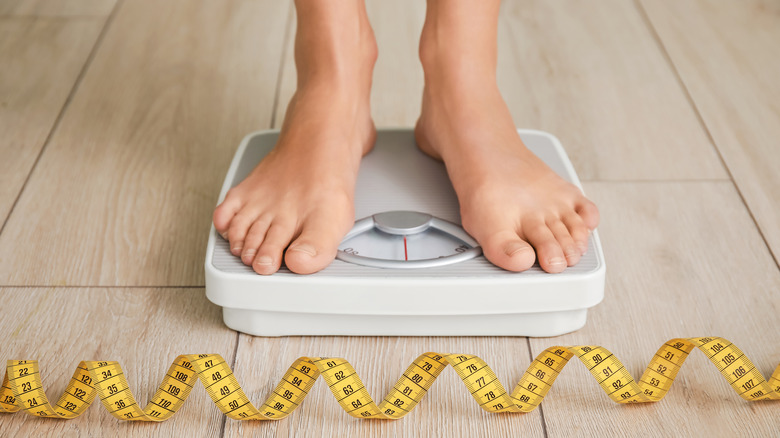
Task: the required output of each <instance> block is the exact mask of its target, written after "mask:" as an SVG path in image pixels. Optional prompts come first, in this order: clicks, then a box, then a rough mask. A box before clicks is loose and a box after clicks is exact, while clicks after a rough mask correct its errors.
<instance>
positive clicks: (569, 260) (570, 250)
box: [547, 219, 582, 266]
mask: <svg viewBox="0 0 780 438" xmlns="http://www.w3.org/2000/svg"><path fill="white" fill-rule="evenodd" d="M547 226H548V227H549V228H550V231H552V233H553V236H555V240H557V241H558V245H560V247H561V249H562V250H563V256H564V257H565V258H566V264H567V265H568V266H574V265H576V264H577V262H579V261H580V256H581V255H582V253H581V252H580V249H579V248H578V247H577V244H576V243H575V242H574V238H572V236H571V234H570V233H569V229H568V228H566V225H564V224H563V222H561V221H560V220H558V219H555V220H552V221H549V222H548V223H547Z"/></svg>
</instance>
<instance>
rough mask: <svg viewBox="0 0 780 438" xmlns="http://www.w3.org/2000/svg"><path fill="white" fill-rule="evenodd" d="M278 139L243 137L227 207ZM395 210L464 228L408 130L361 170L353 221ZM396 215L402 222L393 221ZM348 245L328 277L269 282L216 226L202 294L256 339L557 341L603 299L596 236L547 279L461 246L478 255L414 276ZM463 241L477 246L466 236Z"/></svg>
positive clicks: (557, 150)
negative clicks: (492, 338)
mask: <svg viewBox="0 0 780 438" xmlns="http://www.w3.org/2000/svg"><path fill="white" fill-rule="evenodd" d="M518 132H519V133H520V136H521V137H522V139H523V142H525V144H526V145H527V146H528V147H529V148H530V149H531V151H533V152H534V153H535V154H536V155H537V156H539V157H540V158H541V159H542V160H544V161H545V162H546V163H547V165H549V166H550V167H551V168H552V169H553V170H554V171H555V172H557V173H558V174H559V175H561V176H562V177H563V178H565V179H566V180H568V181H570V182H571V183H573V184H575V185H577V186H578V187H581V185H580V182H579V179H578V178H577V175H576V173H575V172H574V168H573V167H572V165H571V162H570V161H569V159H568V157H567V156H566V152H565V151H564V149H563V147H562V146H561V144H560V142H559V141H558V140H557V139H556V138H555V137H554V136H552V135H550V134H548V133H545V132H541V131H533V130H519V131H518ZM278 135H279V133H278V131H261V132H256V133H253V134H250V135H248V136H247V137H246V138H244V140H243V141H242V142H241V145H240V146H239V148H238V151H237V152H236V155H235V157H234V158H233V162H232V164H231V165H230V169H229V171H228V174H227V177H226V178H225V182H224V184H223V186H222V192H221V193H220V197H219V202H222V200H223V199H224V197H225V194H226V193H227V191H228V189H230V188H231V187H233V186H235V185H236V184H238V183H239V182H240V181H242V180H243V179H244V177H245V176H246V175H247V174H249V172H250V171H251V170H252V169H253V168H254V167H255V165H256V164H257V163H258V162H259V161H260V160H261V159H262V158H263V157H264V156H265V155H266V154H267V153H268V152H269V151H270V150H271V148H273V146H274V145H275V143H276V139H277V137H278ZM399 211H401V212H408V211H414V212H418V216H414V218H417V217H423V216H424V217H426V218H427V217H433V218H436V219H435V221H438V223H440V224H443V226H444V228H447V227H449V228H448V229H453V230H454V229H459V227H458V225H459V224H460V214H459V206H458V200H457V198H456V196H455V192H454V190H453V189H452V186H451V185H450V182H449V178H448V177H447V173H446V170H445V168H444V165H443V164H442V163H441V162H439V161H436V160H434V159H432V158H430V157H428V156H427V155H425V154H423V153H422V152H420V151H419V149H417V146H416V145H415V141H414V134H413V132H412V130H411V129H382V130H379V133H378V137H377V141H376V145H375V147H374V149H373V150H372V151H371V152H370V153H368V155H366V156H365V157H364V158H363V161H362V163H361V167H360V172H359V175H358V180H357V186H356V190H355V219H356V223H358V224H360V223H365V222H366V221H369V222H371V219H370V218H371V217H372V215H376V214H377V213H382V212H399ZM419 213H423V215H419ZM426 214H427V215H430V216H427V215H426ZM380 216H381V215H380ZM402 216H403V215H402ZM374 217H375V218H376V217H377V216H374ZM365 218H369V219H365ZM405 218H407V216H403V217H401V222H403V221H404V220H405ZM361 219H362V222H361ZM390 219H393V220H395V221H396V223H397V222H398V218H397V217H395V216H392V215H391V216H390ZM356 228H357V226H356ZM364 228H365V227H364ZM408 229H410V228H407V229H404V230H408ZM391 232H392V230H391ZM405 232H406V231H404V233H405ZM370 233H379V232H378V231H376V230H370V231H368V234H365V236H369V235H370ZM436 233H438V231H430V234H436ZM379 234H382V233H379ZM349 237H350V235H348V236H347V238H345V240H344V241H343V242H342V244H341V246H340V247H339V248H340V251H339V258H338V259H336V260H334V261H333V263H331V264H330V265H329V266H328V267H327V268H325V269H323V270H322V271H320V272H317V273H315V274H311V275H299V274H294V273H292V272H290V271H289V270H287V269H286V268H285V267H284V266H282V268H281V269H280V270H279V272H277V273H275V274H273V275H268V276H262V275H258V274H256V273H255V272H254V271H252V269H251V268H250V267H249V266H246V265H244V264H243V263H242V262H241V261H240V260H239V259H238V258H237V257H235V256H233V255H232V254H231V253H230V248H229V245H228V242H227V241H225V240H224V239H222V237H220V236H219V235H218V234H217V232H216V231H215V230H214V228H213V226H212V228H211V232H210V235H209V242H208V248H207V251H206V265H205V268H206V296H207V297H208V299H209V300H210V301H212V302H213V303H215V304H217V305H220V306H222V312H223V318H224V321H225V324H226V325H227V326H228V327H230V328H232V329H234V330H238V331H240V332H244V333H248V334H252V335H257V336H288V335H357V336H373V335H378V336H382V335H387V336H557V335H561V334H564V333H568V332H572V331H575V330H578V329H580V328H582V327H583V326H584V325H585V320H586V318H587V313H588V309H589V308H590V307H593V306H595V305H596V304H598V303H599V302H601V300H602V299H603V297H604V278H605V271H606V266H605V264H604V255H603V253H602V250H601V244H600V242H599V238H598V233H597V232H595V231H594V232H593V233H592V234H591V236H590V240H589V242H588V250H587V253H586V254H585V256H584V257H582V259H581V260H580V262H579V263H578V264H577V265H575V266H572V267H568V268H566V270H565V271H564V272H562V273H559V274H548V273H546V272H544V271H542V269H541V268H540V267H539V266H538V264H536V265H535V266H534V267H532V268H531V269H529V270H528V271H525V272H521V273H515V272H509V271H505V270H503V269H501V268H498V267H496V266H494V265H493V264H491V263H490V262H488V261H487V259H485V258H484V256H482V255H478V254H479V249H478V248H476V249H473V248H471V246H472V245H467V244H465V243H464V244H463V245H461V248H460V249H458V248H455V250H456V251H458V252H470V253H472V254H471V256H469V257H466V258H463V257H461V256H458V257H451V260H453V261H454V262H448V263H444V264H438V265H436V264H435V263H434V265H432V266H427V265H426V266H423V267H412V268H410V269H406V268H405V267H406V265H403V264H402V265H401V266H395V267H393V265H392V264H390V265H383V264H381V263H380V264H379V265H376V264H375V265H372V264H371V263H368V265H366V264H363V263H362V262H360V261H359V260H357V261H356V260H352V259H350V258H349V256H352V255H356V254H357V251H354V249H353V247H354V246H356V245H359V242H358V240H359V239H361V238H363V237H360V236H357V237H353V238H352V239H349ZM434 237H435V236H434ZM392 238H394V239H400V238H402V237H401V236H392ZM403 239H404V243H403V245H404V246H401V248H403V249H401V250H400V251H401V254H403V252H404V250H405V248H406V246H405V244H406V240H405V239H406V237H405V236H403ZM414 239H415V236H410V238H409V242H410V247H412V248H414V247H419V246H426V245H417V244H416V241H415V240H414ZM434 240H435V239H434ZM460 240H463V241H464V242H466V241H468V240H470V239H469V236H468V235H465V236H463V237H462V238H461V239H460ZM356 242H357V243H356ZM421 242H424V240H423V241H421ZM433 246H435V245H433ZM361 253H363V255H365V254H364V252H363V251H362V249H361ZM345 260H351V261H345ZM378 266H386V267H378Z"/></svg>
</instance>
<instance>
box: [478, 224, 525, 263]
mask: <svg viewBox="0 0 780 438" xmlns="http://www.w3.org/2000/svg"><path fill="white" fill-rule="evenodd" d="M486 235H487V236H488V237H486V238H482V239H477V240H478V241H479V244H480V246H482V252H483V253H484V254H485V257H486V258H487V259H488V260H490V262H491V263H493V264H494V265H496V266H498V267H500V268H503V269H506V270H508V271H515V272H520V271H525V270H526V269H528V268H530V267H531V266H533V265H534V261H535V260H536V254H535V253H534V249H533V248H532V247H531V245H529V244H528V242H526V241H524V240H523V239H521V238H520V236H518V235H517V233H515V232H514V230H512V229H504V230H502V231H497V232H493V233H486Z"/></svg>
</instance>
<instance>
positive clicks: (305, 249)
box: [288, 243, 317, 257]
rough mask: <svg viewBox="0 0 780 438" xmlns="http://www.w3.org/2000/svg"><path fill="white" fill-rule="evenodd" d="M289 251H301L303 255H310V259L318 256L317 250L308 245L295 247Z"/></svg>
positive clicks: (303, 244)
mask: <svg viewBox="0 0 780 438" xmlns="http://www.w3.org/2000/svg"><path fill="white" fill-rule="evenodd" d="M288 251H300V252H302V253H305V254H308V255H309V256H310V257H315V256H316V255H317V250H315V249H314V247H313V246H311V245H309V244H307V243H301V244H299V245H295V246H294V247H291V248H289V249H288Z"/></svg>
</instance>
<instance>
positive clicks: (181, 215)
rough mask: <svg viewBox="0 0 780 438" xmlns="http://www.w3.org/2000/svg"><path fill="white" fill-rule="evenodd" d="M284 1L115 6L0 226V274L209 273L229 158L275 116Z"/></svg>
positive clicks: (36, 277)
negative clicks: (211, 237)
mask: <svg viewBox="0 0 780 438" xmlns="http://www.w3.org/2000/svg"><path fill="white" fill-rule="evenodd" d="M287 11H288V5H287V4H286V3H281V2H276V1H271V0H266V1H250V0H233V1H225V2H203V3H202V4H201V5H200V7H192V5H191V3H190V2H188V1H184V0H179V1H166V2H162V3H161V2H157V1H152V0H144V1H141V0H139V1H132V2H125V3H123V4H122V5H121V6H120V8H119V9H118V11H117V16H116V18H115V20H114V22H113V23H112V27H111V29H109V30H108V32H107V34H106V36H105V40H104V41H103V43H102V45H101V48H100V50H99V52H98V53H97V55H96V56H95V58H94V61H93V64H92V66H91V67H90V69H89V71H88V72H87V74H86V75H85V77H84V80H83V83H82V84H81V87H80V89H79V92H78V93H77V94H76V96H75V97H74V98H73V101H72V103H71V105H70V108H69V110H68V112H67V113H66V114H65V116H64V118H63V119H62V122H61V124H60V128H59V129H58V131H57V133H56V134H55V136H54V137H53V138H52V140H51V143H50V145H49V147H48V148H47V150H46V152H45V154H44V155H43V156H42V158H41V160H40V162H39V163H38V166H37V167H36V169H35V171H34V172H33V173H32V177H31V179H30V181H29V183H28V185H27V188H26V189H25V192H24V193H23V195H22V196H21V198H20V200H19V202H18V204H17V206H16V209H15V210H14V212H13V214H12V215H11V217H10V219H9V221H8V224H7V226H6V229H5V231H4V232H3V234H2V235H0V260H1V261H2V263H0V284H5V285H52V284H55V285H135V286H138V285H150V286H158V285H200V284H203V267H202V265H203V259H204V255H205V247H206V237H207V232H208V230H209V227H210V224H211V214H212V212H213V209H214V206H215V205H216V199H217V195H218V193H219V189H220V185H221V181H222V179H223V178H224V175H225V173H226V171H227V166H228V164H229V162H230V159H231V157H232V154H233V152H234V150H235V148H236V147H237V145H238V143H239V140H241V138H242V137H243V136H244V135H245V134H247V133H248V132H250V131H253V130H256V129H259V128H262V127H267V126H268V125H269V123H270V118H271V117H270V115H271V110H272V106H273V95H274V89H275V86H276V85H275V84H276V77H277V72H278V68H279V67H278V66H279V59H280V55H281V49H282V41H281V38H282V35H283V27H284V17H286V16H287ZM52 182H56V183H54V184H52ZM43 206H45V211H46V214H42V212H43V210H42V208H44V207H43ZM30 242H38V243H39V244H40V245H42V246H38V247H37V248H36V246H37V245H31V244H30ZM44 247H45V248H44ZM43 254H46V255H45V256H43ZM42 258H45V259H46V260H47V262H46V263H41V260H42Z"/></svg>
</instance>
